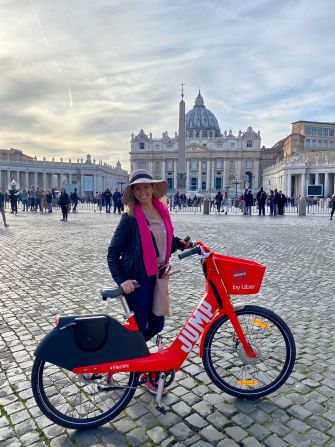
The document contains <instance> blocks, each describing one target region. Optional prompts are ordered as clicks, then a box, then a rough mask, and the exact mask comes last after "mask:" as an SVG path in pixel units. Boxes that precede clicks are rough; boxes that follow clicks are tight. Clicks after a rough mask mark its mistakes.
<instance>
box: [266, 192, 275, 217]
mask: <svg viewBox="0 0 335 447" xmlns="http://www.w3.org/2000/svg"><path fill="white" fill-rule="evenodd" d="M274 198H275V195H274V192H273V190H272V189H270V192H269V197H268V200H269V206H270V216H274V215H275V213H274V204H273V201H274Z"/></svg>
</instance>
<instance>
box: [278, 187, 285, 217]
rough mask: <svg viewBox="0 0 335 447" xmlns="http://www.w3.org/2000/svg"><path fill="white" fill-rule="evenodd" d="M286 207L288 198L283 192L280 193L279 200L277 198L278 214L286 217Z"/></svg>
mask: <svg viewBox="0 0 335 447" xmlns="http://www.w3.org/2000/svg"><path fill="white" fill-rule="evenodd" d="M285 205H286V196H285V194H283V193H282V191H279V193H278V198H277V206H278V214H279V215H280V216H283V215H284V208H285Z"/></svg>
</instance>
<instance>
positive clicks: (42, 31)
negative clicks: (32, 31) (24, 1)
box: [30, 0, 49, 47]
mask: <svg viewBox="0 0 335 447" xmlns="http://www.w3.org/2000/svg"><path fill="white" fill-rule="evenodd" d="M30 3H31V6H32V8H33V11H34V15H35V19H36V20H37V23H38V26H39V27H40V31H41V34H42V37H43V40H44V43H45V45H46V46H47V47H49V42H48V39H47V36H46V35H45V32H44V30H43V26H42V23H41V22H40V19H39V18H38V15H37V11H36V8H35V4H34V0H30Z"/></svg>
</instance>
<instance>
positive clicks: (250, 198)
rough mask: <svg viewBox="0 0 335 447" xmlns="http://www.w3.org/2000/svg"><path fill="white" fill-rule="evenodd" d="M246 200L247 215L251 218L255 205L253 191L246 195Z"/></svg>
mask: <svg viewBox="0 0 335 447" xmlns="http://www.w3.org/2000/svg"><path fill="white" fill-rule="evenodd" d="M244 200H245V215H246V216H251V210H252V207H253V204H254V195H253V194H252V192H251V189H249V191H248V192H247V194H245V195H244Z"/></svg>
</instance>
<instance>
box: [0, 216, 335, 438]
mask: <svg viewBox="0 0 335 447" xmlns="http://www.w3.org/2000/svg"><path fill="white" fill-rule="evenodd" d="M172 217H173V222H174V226H175V228H176V234H178V235H180V236H185V235H187V234H190V236H191V237H192V239H194V240H202V241H203V242H205V243H207V244H208V245H209V246H210V247H212V248H213V249H215V250H222V247H223V246H226V249H225V253H226V254H228V255H231V256H237V257H244V258H246V259H255V260H257V261H259V262H262V263H264V264H265V265H266V266H267V270H266V274H265V277H264V281H263V285H262V289H261V292H260V293H259V294H258V295H255V296H254V295H248V296H244V297H243V296H241V297H234V298H233V300H234V301H236V302H237V301H238V302H241V301H243V302H246V303H250V304H258V305H261V306H264V307H268V308H270V309H272V310H274V311H275V312H276V313H278V314H280V315H281V316H282V318H283V319H284V320H285V321H286V322H287V323H288V324H289V326H290V327H291V329H292V331H293V333H294V336H295V339H296V343H297V362H296V365H295V368H294V371H293V373H292V375H291V378H290V379H289V380H288V381H287V383H286V384H285V385H284V386H283V387H282V388H281V389H279V390H277V391H276V392H275V393H273V394H272V395H269V396H267V397H264V398H262V399H259V400H258V401H255V402H253V401H242V400H238V399H235V398H234V397H232V396H229V395H227V394H224V393H223V392H222V391H221V390H219V389H218V388H217V387H216V386H215V385H214V384H212V383H211V382H210V379H209V378H208V376H207V375H206V373H205V371H204V368H203V365H202V360H201V358H199V357H198V355H197V354H198V353H197V350H198V348H197V347H196V349H195V350H194V351H192V353H191V354H190V356H189V358H188V359H187V361H186V362H185V364H184V367H183V368H182V372H179V373H177V374H176V379H175V382H174V383H173V384H172V386H171V390H170V392H169V393H168V394H167V396H166V397H164V400H163V403H164V405H165V407H166V409H167V412H166V414H161V413H159V412H158V411H157V410H156V408H155V405H154V401H153V399H152V396H150V395H149V393H147V392H145V391H138V392H136V395H135V396H134V398H133V400H132V401H131V403H130V405H129V406H128V408H127V409H126V410H125V411H124V412H122V413H121V414H120V415H119V416H118V417H117V418H116V419H115V420H114V421H112V422H111V423H109V424H106V425H105V426H104V427H102V428H101V429H98V430H92V431H89V432H76V431H72V430H66V429H63V428H62V427H58V426H57V425H55V424H53V423H52V422H51V421H49V419H47V418H46V417H45V416H44V415H42V414H41V412H40V410H39V409H38V407H37V406H36V404H35V401H34V399H33V397H32V393H31V387H30V374H31V367H32V362H33V360H34V357H33V352H34V350H35V347H36V345H37V343H38V342H39V340H40V339H41V338H42V337H43V336H44V334H46V333H47V332H49V330H50V329H51V328H52V325H53V318H54V315H56V314H68V315H70V314H80V313H83V314H85V313H111V314H112V315H113V316H115V317H117V318H120V316H121V313H122V312H121V307H120V306H119V305H117V304H116V302H115V301H114V302H113V303H112V302H107V303H105V302H102V301H100V300H99V290H100V288H102V287H112V286H113V282H112V280H111V277H110V274H109V272H108V268H107V264H106V251H107V247H108V244H109V241H110V238H111V236H112V234H113V231H114V229H115V228H116V225H117V223H118V221H119V216H114V215H100V214H97V213H93V212H90V211H82V212H79V213H78V214H75V215H74V214H71V215H70V216H69V222H68V223H63V222H59V216H58V215H57V213H54V214H52V215H50V216H40V215H35V214H33V213H22V214H18V215H17V216H12V215H10V216H8V219H9V223H10V227H9V228H8V229H2V228H0V247H1V250H0V265H1V273H2V276H1V282H0V308H1V312H0V411H1V413H0V444H1V447H7V446H11V447H16V446H20V447H21V446H23V445H29V446H30V447H31V446H34V447H42V446H43V447H44V446H45V447H72V446H75V445H80V447H93V446H98V445H99V446H108V447H113V446H118V447H120V446H121V447H123V446H124V447H128V446H129V445H132V446H135V445H138V446H141V447H142V446H143V447H144V446H150V445H160V446H162V447H169V446H185V445H195V446H197V447H206V446H207V445H213V446H217V447H237V446H239V447H241V446H242V447H258V446H260V445H262V446H266V447H272V446H274V447H284V446H290V447H291V446H294V447H309V446H310V447H321V446H324V447H330V446H333V445H335V430H334V423H335V399H334V397H335V380H334V377H335V368H334V365H333V359H334V358H335V347H334V343H332V340H334V338H335V322H334V318H333V314H332V312H331V311H330V299H331V297H332V296H333V278H332V276H331V272H334V271H335V258H334V256H333V246H332V244H331V243H330V241H332V240H333V236H334V229H335V226H334V223H333V222H329V220H328V218H327V217H326V216H325V217H321V216H318V217H308V218H299V217H296V216H284V217H283V218H270V217H265V218H264V219H263V218H258V216H252V217H251V218H250V219H249V218H244V217H243V216H239V215H236V216H233V215H231V216H214V215H211V216H201V215H196V217H195V216H193V215H186V214H185V215H181V214H173V215H172ZM307 242H308V243H307ZM172 264H173V265H174V266H176V267H178V268H182V269H183V273H182V274H181V275H176V276H174V277H173V281H171V287H170V290H171V301H172V310H173V315H172V316H171V317H169V318H167V321H166V327H165V330H164V333H165V338H166V343H167V344H169V342H170V341H172V340H173V338H174V337H175V336H176V334H177V333H178V330H179V329H180V326H181V322H183V321H186V319H187V317H188V316H189V315H190V313H191V311H192V310H193V308H194V306H195V305H196V304H197V302H198V301H197V300H198V297H200V296H202V293H203V282H202V279H200V268H199V265H195V264H194V263H193V262H192V261H189V260H185V261H183V262H182V263H181V262H180V261H178V260H177V258H176V256H175V255H174V256H173V259H172ZM13 272H15V274H14V273H13Z"/></svg>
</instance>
